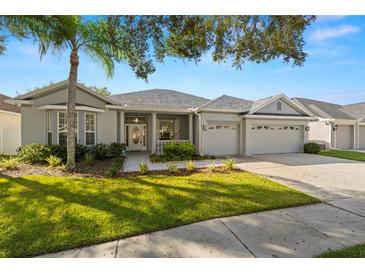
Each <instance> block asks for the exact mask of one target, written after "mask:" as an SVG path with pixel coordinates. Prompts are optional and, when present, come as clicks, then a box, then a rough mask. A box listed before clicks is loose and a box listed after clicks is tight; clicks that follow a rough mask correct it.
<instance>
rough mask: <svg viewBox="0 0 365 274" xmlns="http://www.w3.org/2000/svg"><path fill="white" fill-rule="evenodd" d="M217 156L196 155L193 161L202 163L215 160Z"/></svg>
mask: <svg viewBox="0 0 365 274" xmlns="http://www.w3.org/2000/svg"><path fill="white" fill-rule="evenodd" d="M214 159H215V156H213V155H194V156H193V160H197V161H201V160H214Z"/></svg>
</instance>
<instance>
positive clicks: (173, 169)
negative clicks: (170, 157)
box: [167, 164, 179, 174]
mask: <svg viewBox="0 0 365 274" xmlns="http://www.w3.org/2000/svg"><path fill="white" fill-rule="evenodd" d="M167 170H168V171H169V173H171V174H172V173H179V169H178V168H177V166H176V165H175V164H168V165H167Z"/></svg>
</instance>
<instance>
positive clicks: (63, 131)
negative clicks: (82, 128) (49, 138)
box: [58, 111, 79, 145]
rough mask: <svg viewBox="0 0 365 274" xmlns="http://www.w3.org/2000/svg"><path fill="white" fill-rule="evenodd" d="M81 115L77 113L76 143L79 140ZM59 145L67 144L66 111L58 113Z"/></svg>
mask: <svg viewBox="0 0 365 274" xmlns="http://www.w3.org/2000/svg"><path fill="white" fill-rule="evenodd" d="M78 114H79V113H78V112H76V119H75V142H76V143H78V140H79V115H78ZM58 144H60V145H66V144H67V114H66V111H59V112H58Z"/></svg>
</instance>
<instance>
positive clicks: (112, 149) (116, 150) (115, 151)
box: [109, 143, 126, 157]
mask: <svg viewBox="0 0 365 274" xmlns="http://www.w3.org/2000/svg"><path fill="white" fill-rule="evenodd" d="M125 149H126V145H125V144H118V143H111V144H110V145H109V154H110V156H112V157H119V156H121V155H122V150H125Z"/></svg>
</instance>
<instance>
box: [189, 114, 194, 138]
mask: <svg viewBox="0 0 365 274" xmlns="http://www.w3.org/2000/svg"><path fill="white" fill-rule="evenodd" d="M189 142H190V143H193V142H194V140H193V114H189Z"/></svg>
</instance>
